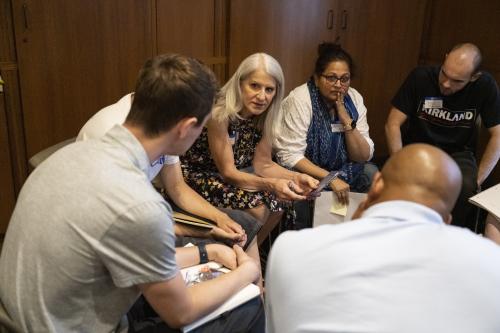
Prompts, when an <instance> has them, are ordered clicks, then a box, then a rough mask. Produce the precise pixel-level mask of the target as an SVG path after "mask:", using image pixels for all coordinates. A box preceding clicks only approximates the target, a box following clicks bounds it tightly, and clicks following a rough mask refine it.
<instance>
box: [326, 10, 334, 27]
mask: <svg viewBox="0 0 500 333" xmlns="http://www.w3.org/2000/svg"><path fill="white" fill-rule="evenodd" d="M326 28H327V29H328V30H332V29H333V10H331V9H330V10H329V11H328V15H327V17H326Z"/></svg>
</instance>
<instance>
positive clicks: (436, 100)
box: [424, 97, 443, 109]
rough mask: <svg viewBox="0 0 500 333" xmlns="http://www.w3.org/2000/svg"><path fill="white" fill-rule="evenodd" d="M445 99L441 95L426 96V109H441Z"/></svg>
mask: <svg viewBox="0 0 500 333" xmlns="http://www.w3.org/2000/svg"><path fill="white" fill-rule="evenodd" d="M442 107H443V99H442V98H440V97H426V98H425V100H424V109H441V108H442Z"/></svg>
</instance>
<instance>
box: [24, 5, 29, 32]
mask: <svg viewBox="0 0 500 333" xmlns="http://www.w3.org/2000/svg"><path fill="white" fill-rule="evenodd" d="M23 15H24V29H26V30H28V29H29V24H28V5H27V4H26V3H23Z"/></svg>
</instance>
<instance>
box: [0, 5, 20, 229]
mask: <svg viewBox="0 0 500 333" xmlns="http://www.w3.org/2000/svg"><path fill="white" fill-rule="evenodd" d="M11 9H12V8H11V2H10V1H1V2H0V75H1V77H2V79H3V81H4V82H5V84H4V86H3V87H2V89H1V90H2V91H1V92H0V237H1V234H3V233H4V232H5V231H6V229H7V224H8V222H9V219H10V215H11V213H12V210H13V208H14V205H15V198H16V194H17V193H18V192H19V190H20V189H21V186H22V184H23V183H24V180H25V179H26V176H27V166H26V154H25V149H24V131H23V124H22V113H21V103H20V97H19V82H18V75H17V63H16V49H15V43H14V27H13V21H12V10H11Z"/></svg>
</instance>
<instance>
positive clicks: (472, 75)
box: [439, 43, 481, 96]
mask: <svg viewBox="0 0 500 333" xmlns="http://www.w3.org/2000/svg"><path fill="white" fill-rule="evenodd" d="M480 65H481V51H479V48H478V47H477V46H476V45H474V44H471V43H463V44H458V45H456V46H454V47H453V48H452V49H451V51H450V53H448V54H447V55H446V58H445V60H444V63H443V65H442V66H441V71H440V73H439V89H440V91H441V93H442V94H443V95H445V96H448V95H451V94H454V93H456V92H457V91H460V90H462V89H463V88H464V87H465V86H466V85H467V84H468V83H469V82H472V81H475V80H477V79H478V78H479V76H480V75H481V73H480V72H479V71H478V70H479V66H480Z"/></svg>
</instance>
